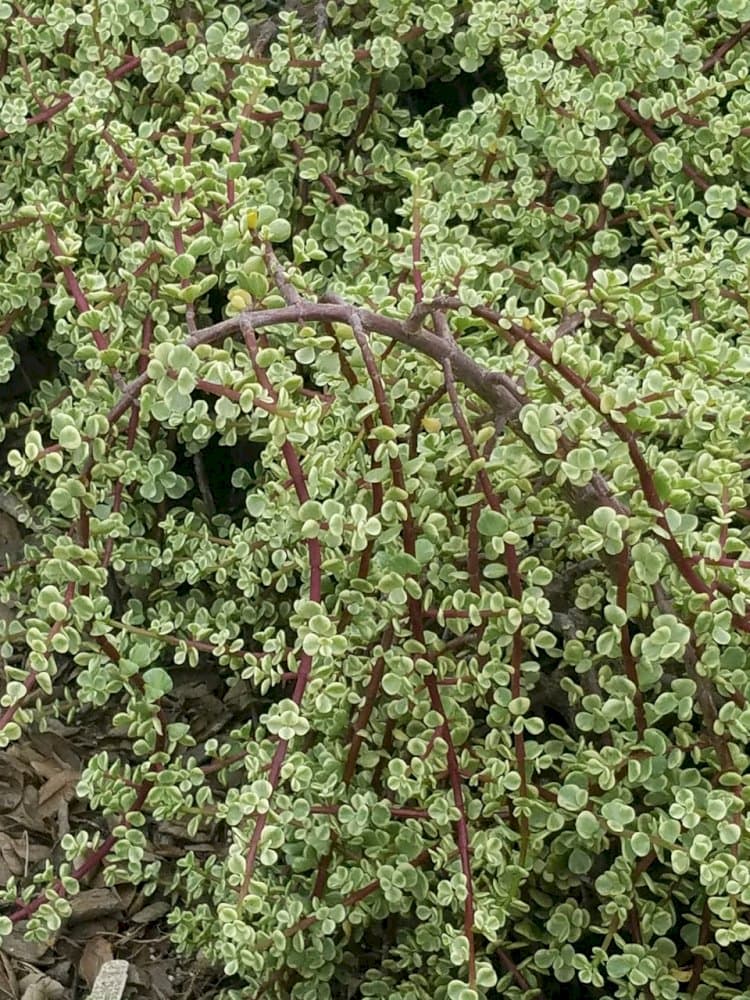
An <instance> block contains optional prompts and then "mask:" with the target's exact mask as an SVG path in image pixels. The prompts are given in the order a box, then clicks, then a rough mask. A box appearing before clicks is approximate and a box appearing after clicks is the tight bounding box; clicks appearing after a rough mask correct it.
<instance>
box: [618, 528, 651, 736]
mask: <svg viewBox="0 0 750 1000" xmlns="http://www.w3.org/2000/svg"><path fill="white" fill-rule="evenodd" d="M618 563H619V566H618V575H617V604H618V606H619V608H620V610H621V611H622V612H623V614H624V615H625V619H626V621H625V624H624V625H623V626H622V627H621V628H620V653H621V655H622V662H623V664H624V666H625V673H626V674H627V677H628V680H629V681H630V683H631V684H632V685H633V687H634V688H635V695H634V697H633V704H634V708H635V724H636V727H637V730H638V739H639V740H642V739H643V734H644V732H645V731H646V716H645V713H644V710H643V692H642V691H641V685H640V683H639V680H638V668H637V667H636V662H635V657H634V656H633V651H632V649H631V648H630V630H629V629H628V623H627V618H628V579H629V577H630V553H629V552H628V549H627V546H623V549H622V552H621V553H620V557H619V559H618Z"/></svg>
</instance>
